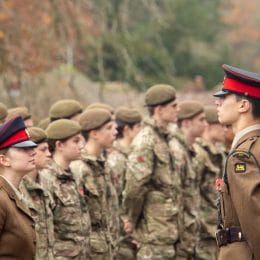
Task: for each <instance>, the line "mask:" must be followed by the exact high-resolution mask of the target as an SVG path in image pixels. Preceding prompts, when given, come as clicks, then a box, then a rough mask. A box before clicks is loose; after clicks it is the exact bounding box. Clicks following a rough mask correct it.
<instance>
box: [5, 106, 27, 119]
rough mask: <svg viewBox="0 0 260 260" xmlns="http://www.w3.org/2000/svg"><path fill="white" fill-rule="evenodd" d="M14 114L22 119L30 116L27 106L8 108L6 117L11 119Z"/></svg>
mask: <svg viewBox="0 0 260 260" xmlns="http://www.w3.org/2000/svg"><path fill="white" fill-rule="evenodd" d="M16 116H21V117H22V118H23V120H26V119H29V118H31V114H30V113H29V110H28V108H27V107H14V108H10V109H8V115H7V119H11V118H13V117H16Z"/></svg>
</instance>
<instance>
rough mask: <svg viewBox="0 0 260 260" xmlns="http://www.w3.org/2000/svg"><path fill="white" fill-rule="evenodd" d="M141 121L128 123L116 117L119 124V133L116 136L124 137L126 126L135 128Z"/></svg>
mask: <svg viewBox="0 0 260 260" xmlns="http://www.w3.org/2000/svg"><path fill="white" fill-rule="evenodd" d="M139 123H140V122H135V123H126V122H124V121H122V120H118V119H116V124H117V128H116V129H117V135H116V138H118V139H120V138H123V137H124V128H125V126H128V127H129V128H131V129H132V128H133V127H134V126H135V125H136V124H139Z"/></svg>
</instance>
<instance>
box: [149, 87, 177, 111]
mask: <svg viewBox="0 0 260 260" xmlns="http://www.w3.org/2000/svg"><path fill="white" fill-rule="evenodd" d="M175 98H176V90H175V88H174V87H172V86H170V85H165V84H158V85H154V86H152V87H150V88H149V89H148V90H147V91H146V93H145V104H146V105H147V106H157V105H164V104H167V103H169V102H171V101H173V100H175Z"/></svg>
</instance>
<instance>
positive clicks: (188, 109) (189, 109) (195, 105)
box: [178, 101, 204, 119]
mask: <svg viewBox="0 0 260 260" xmlns="http://www.w3.org/2000/svg"><path fill="white" fill-rule="evenodd" d="M178 107H179V112H178V119H190V118H193V117H194V116H196V115H198V114H200V113H202V112H203V111H204V107H203V106H202V105H201V104H200V103H199V102H196V101H183V102H180V103H179V105H178Z"/></svg>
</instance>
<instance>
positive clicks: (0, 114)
mask: <svg viewBox="0 0 260 260" xmlns="http://www.w3.org/2000/svg"><path fill="white" fill-rule="evenodd" d="M6 116H7V108H6V106H5V105H4V104H3V103H0V120H3V119H4V118H6Z"/></svg>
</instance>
